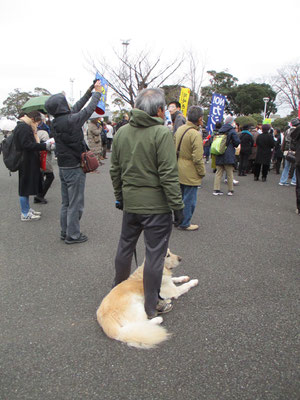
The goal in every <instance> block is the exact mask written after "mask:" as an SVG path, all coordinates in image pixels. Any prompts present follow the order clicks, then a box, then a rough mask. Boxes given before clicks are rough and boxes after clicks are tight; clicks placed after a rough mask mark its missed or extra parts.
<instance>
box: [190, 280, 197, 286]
mask: <svg viewBox="0 0 300 400" xmlns="http://www.w3.org/2000/svg"><path fill="white" fill-rule="evenodd" d="M198 283H199V281H198V279H192V280H191V281H190V284H191V287H194V286H197V285H198Z"/></svg>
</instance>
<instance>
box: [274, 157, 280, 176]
mask: <svg viewBox="0 0 300 400" xmlns="http://www.w3.org/2000/svg"><path fill="white" fill-rule="evenodd" d="M281 162H282V157H277V158H276V161H275V169H276V174H277V175H278V174H280V165H281Z"/></svg>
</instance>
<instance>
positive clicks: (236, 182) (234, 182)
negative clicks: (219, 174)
mask: <svg viewBox="0 0 300 400" xmlns="http://www.w3.org/2000/svg"><path fill="white" fill-rule="evenodd" d="M224 183H227V179H224ZM239 183H240V181H236V180H235V179H234V180H233V186H237V185H238V184H239Z"/></svg>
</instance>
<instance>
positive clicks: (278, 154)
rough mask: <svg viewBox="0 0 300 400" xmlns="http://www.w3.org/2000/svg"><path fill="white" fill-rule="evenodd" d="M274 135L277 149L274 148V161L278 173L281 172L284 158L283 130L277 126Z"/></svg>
mask: <svg viewBox="0 0 300 400" xmlns="http://www.w3.org/2000/svg"><path fill="white" fill-rule="evenodd" d="M274 137H275V149H274V162H275V168H276V174H277V175H279V174H280V165H281V162H282V158H283V152H282V149H281V147H282V143H281V132H280V129H278V128H276V129H275V131H274Z"/></svg>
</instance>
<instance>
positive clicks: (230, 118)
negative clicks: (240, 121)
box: [224, 115, 234, 124]
mask: <svg viewBox="0 0 300 400" xmlns="http://www.w3.org/2000/svg"><path fill="white" fill-rule="evenodd" d="M233 121H234V118H233V116H232V115H228V117H226V119H225V122H224V124H232V123H233Z"/></svg>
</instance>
